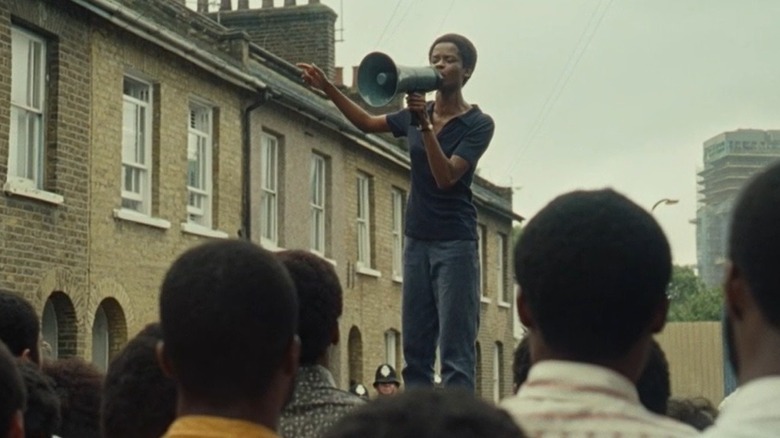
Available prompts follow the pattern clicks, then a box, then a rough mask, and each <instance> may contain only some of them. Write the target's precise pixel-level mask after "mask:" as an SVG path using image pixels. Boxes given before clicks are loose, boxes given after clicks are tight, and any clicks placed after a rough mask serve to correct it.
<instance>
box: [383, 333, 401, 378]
mask: <svg viewBox="0 0 780 438" xmlns="http://www.w3.org/2000/svg"><path fill="white" fill-rule="evenodd" d="M385 363H389V364H390V365H392V366H393V368H395V369H396V370H398V369H399V367H398V332H397V331H395V330H393V329H390V330H388V331H386V332H385Z"/></svg>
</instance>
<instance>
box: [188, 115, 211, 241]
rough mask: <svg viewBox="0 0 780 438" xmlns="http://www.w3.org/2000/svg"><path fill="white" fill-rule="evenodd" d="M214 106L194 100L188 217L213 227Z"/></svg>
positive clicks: (190, 119)
mask: <svg viewBox="0 0 780 438" xmlns="http://www.w3.org/2000/svg"><path fill="white" fill-rule="evenodd" d="M211 117H212V110H211V108H209V107H207V106H204V105H200V104H196V103H190V117H189V122H188V133H187V220H188V221H189V222H192V223H195V224H198V225H203V226H204V227H211V169H212V166H211V154H212V140H211V126H212V124H211Z"/></svg>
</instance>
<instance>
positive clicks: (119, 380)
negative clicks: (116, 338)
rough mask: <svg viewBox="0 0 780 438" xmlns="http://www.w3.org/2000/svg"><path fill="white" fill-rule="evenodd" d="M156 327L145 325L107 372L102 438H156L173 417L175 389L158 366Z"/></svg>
mask: <svg viewBox="0 0 780 438" xmlns="http://www.w3.org/2000/svg"><path fill="white" fill-rule="evenodd" d="M161 340H162V329H161V328H160V324H159V323H153V324H149V325H147V326H146V327H145V328H144V329H143V330H141V332H140V333H138V334H137V335H136V336H135V337H134V338H133V339H131V340H130V342H128V343H127V345H125V347H124V348H123V349H122V351H120V352H119V354H117V355H116V357H114V359H113V360H112V361H111V364H110V365H109V366H108V371H107V372H106V380H105V384H104V385H103V397H102V403H101V415H100V423H101V424H100V427H101V431H102V435H103V437H104V438H131V437H132V438H157V437H160V436H162V435H163V434H164V433H165V431H166V430H168V426H170V424H171V423H172V422H173V420H174V418H175V417H176V385H175V384H174V382H173V380H172V379H170V378H169V377H168V376H166V375H164V374H163V372H162V370H161V369H160V366H159V364H158V363H157V353H156V350H157V344H158V343H159V342H160V341H161Z"/></svg>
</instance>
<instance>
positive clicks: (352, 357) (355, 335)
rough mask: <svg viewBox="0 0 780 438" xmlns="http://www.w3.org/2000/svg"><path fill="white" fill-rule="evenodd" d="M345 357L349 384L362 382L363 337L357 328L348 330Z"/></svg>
mask: <svg viewBox="0 0 780 438" xmlns="http://www.w3.org/2000/svg"><path fill="white" fill-rule="evenodd" d="M347 355H348V356H349V381H350V384H352V383H353V382H354V383H365V382H363V337H362V335H361V334H360V329H359V328H357V326H354V325H353V326H352V328H351V329H349V338H348V341H347Z"/></svg>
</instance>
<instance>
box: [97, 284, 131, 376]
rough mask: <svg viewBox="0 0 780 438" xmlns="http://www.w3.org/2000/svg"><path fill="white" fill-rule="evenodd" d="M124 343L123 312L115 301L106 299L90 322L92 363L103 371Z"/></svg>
mask: <svg viewBox="0 0 780 438" xmlns="http://www.w3.org/2000/svg"><path fill="white" fill-rule="evenodd" d="M126 342H127V320H126V319H125V312H124V310H122V306H121V305H120V304H119V302H118V301H117V300H115V299H113V298H106V299H104V300H103V301H101V302H100V304H99V305H98V307H97V310H96V311H95V317H94V318H93V321H92V362H93V363H94V364H95V365H97V366H98V367H99V368H101V369H103V370H105V369H106V368H107V366H108V363H109V362H110V361H111V359H112V358H113V357H114V356H115V355H116V353H118V352H119V350H121V349H122V347H123V346H124V345H125V343H126Z"/></svg>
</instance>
